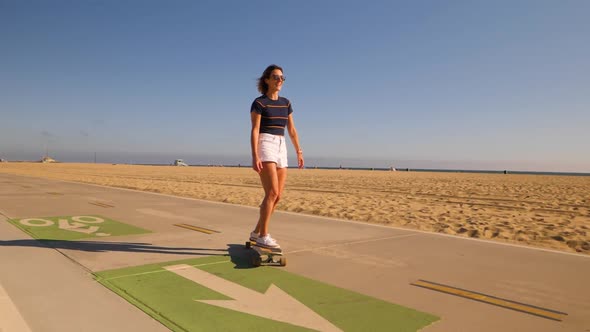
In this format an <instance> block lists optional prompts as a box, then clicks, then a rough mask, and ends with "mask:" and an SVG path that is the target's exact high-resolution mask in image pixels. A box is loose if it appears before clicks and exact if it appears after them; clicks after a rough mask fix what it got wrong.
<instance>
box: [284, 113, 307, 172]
mask: <svg viewBox="0 0 590 332" xmlns="http://www.w3.org/2000/svg"><path fill="white" fill-rule="evenodd" d="M287 130H288V132H289V137H291V143H293V146H294V147H295V151H297V165H298V166H299V168H303V166H304V165H305V162H304V161H303V150H301V146H300V145H299V136H298V135H297V129H295V121H294V120H293V114H289V120H288V121H287Z"/></svg>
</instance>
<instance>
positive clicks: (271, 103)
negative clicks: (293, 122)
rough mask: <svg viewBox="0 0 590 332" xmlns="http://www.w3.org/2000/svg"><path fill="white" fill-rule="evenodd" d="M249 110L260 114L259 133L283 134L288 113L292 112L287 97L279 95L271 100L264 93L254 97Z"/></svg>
mask: <svg viewBox="0 0 590 332" xmlns="http://www.w3.org/2000/svg"><path fill="white" fill-rule="evenodd" d="M250 112H256V113H258V114H260V115H262V118H261V119H260V133H267V134H272V135H281V136H284V135H285V127H286V126H287V120H288V119H289V115H290V114H291V113H293V109H292V108H291V102H290V101H289V99H287V98H283V97H279V99H277V100H272V99H270V98H268V97H267V96H266V95H262V96H260V97H258V98H256V99H254V102H252V108H250Z"/></svg>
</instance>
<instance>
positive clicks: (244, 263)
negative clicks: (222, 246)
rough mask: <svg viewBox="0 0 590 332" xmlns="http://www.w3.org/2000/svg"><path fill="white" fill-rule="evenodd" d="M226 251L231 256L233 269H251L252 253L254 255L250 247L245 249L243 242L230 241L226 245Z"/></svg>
mask: <svg viewBox="0 0 590 332" xmlns="http://www.w3.org/2000/svg"><path fill="white" fill-rule="evenodd" d="M227 248H228V249H227V252H228V253H229V256H230V257H231V262H232V263H234V264H235V266H234V269H251V268H253V267H254V266H253V265H252V255H254V253H253V250H252V249H246V247H245V245H244V244H235V243H230V244H228V245H227Z"/></svg>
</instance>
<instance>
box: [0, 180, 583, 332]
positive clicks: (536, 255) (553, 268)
mask: <svg viewBox="0 0 590 332" xmlns="http://www.w3.org/2000/svg"><path fill="white" fill-rule="evenodd" d="M0 197H2V200H0V213H1V214H2V216H0V218H5V219H13V218H41V217H50V216H79V215H101V216H108V217H109V218H111V219H113V220H117V221H121V222H124V223H126V224H130V225H134V226H137V227H141V228H144V229H149V230H151V231H152V233H148V234H141V235H130V236H117V237H105V238H103V239H100V240H95V239H93V240H86V241H76V242H73V243H71V244H70V243H59V245H58V246H57V247H55V245H54V248H53V249H49V248H47V247H43V246H42V245H39V242H38V241H36V240H32V239H31V238H30V237H28V235H26V234H25V233H23V232H21V231H20V230H18V229H17V228H15V227H14V226H13V225H10V224H8V223H6V222H3V223H0V241H2V242H0V259H1V261H2V269H1V270H0V285H2V286H3V289H4V291H5V294H7V296H5V298H7V297H8V298H9V299H10V301H4V302H1V301H0V310H1V308H4V307H8V305H6V306H4V307H3V306H2V303H13V306H12V311H10V310H8V311H7V312H14V311H15V310H16V311H17V312H18V313H20V316H22V318H23V320H24V321H25V322H26V323H27V324H28V326H29V327H30V328H31V330H32V331H66V330H68V328H70V326H71V325H68V326H67V327H65V329H64V326H63V322H64V321H68V324H70V323H69V320H71V319H72V317H73V319H74V322H75V323H76V322H78V324H80V325H82V326H84V327H85V328H84V329H79V328H75V326H76V325H75V324H74V327H72V329H71V331H79V330H85V331H90V330H92V331H94V330H96V331H98V330H101V331H105V330H109V331H118V330H121V331H123V330H126V328H127V327H128V326H130V325H128V324H131V326H134V329H135V330H142V331H159V330H166V329H165V328H164V327H163V326H161V325H158V323H157V322H155V321H154V320H153V319H151V318H150V317H149V316H147V315H143V313H142V312H140V311H139V310H138V309H136V308H135V307H133V306H132V305H130V304H128V303H127V302H125V301H124V300H123V299H121V298H119V297H118V296H116V295H115V294H113V293H111V292H110V291H109V290H107V289H106V288H104V287H102V286H101V285H99V284H98V283H96V282H95V281H93V280H92V277H91V276H90V274H89V273H90V272H97V271H103V270H109V269H116V268H122V267H129V266H138V265H143V264H149V263H159V262H166V261H173V260H179V259H185V258H192V257H201V256H203V257H204V256H211V255H222V254H227V251H228V247H229V248H230V250H231V248H236V247H237V246H239V245H241V244H243V242H244V240H245V239H244V238H245V237H246V236H247V234H248V232H249V231H250V229H251V227H252V224H253V222H254V221H255V220H256V218H257V209H254V208H250V207H244V206H236V205H229V204H222V203H214V202H206V201H200V200H193V199H185V198H180V197H171V196H166V195H159V194H152V193H143V192H137V191H131V190H123V189H115V188H106V187H99V186H93V185H84V184H77V183H69V182H62V181H52V180H46V179H37V178H31V177H20V176H12V175H5V174H0ZM0 221H3V220H0ZM179 224H185V225H192V226H196V227H200V228H203V229H206V230H214V231H217V232H219V233H215V232H214V233H202V232H199V231H193V230H190V229H186V228H182V227H178V226H175V225H179ZM271 229H272V233H273V237H275V238H277V239H279V240H280V242H281V245H282V247H283V250H284V251H285V252H286V254H287V257H288V265H287V266H286V267H285V268H283V269H285V270H286V271H288V272H292V273H295V274H298V275H301V276H305V277H308V278H311V279H314V280H318V281H321V282H325V283H328V284H331V285H334V286H338V287H341V288H344V289H348V290H353V291H355V292H358V293H361V294H365V295H368V296H372V297H374V298H377V299H380V300H384V301H387V302H391V303H397V304H400V305H403V306H407V307H410V308H413V309H416V310H420V311H424V312H428V313H432V314H434V315H437V316H440V317H441V319H440V320H439V321H437V322H436V323H434V324H433V325H431V326H428V327H427V328H425V329H424V331H476V330H477V331H498V330H501V331H586V330H588V331H590V301H588V299H590V287H589V286H588V281H587V276H588V275H590V257H588V256H583V255H576V254H567V253H560V252H554V251H548V250H540V249H533V248H528V247H520V246H513V245H506V244H498V243H493V242H488V241H477V240H469V239H464V238H459V237H452V236H444V235H439V234H431V233H425V232H418V231H412V230H407V229H398V228H390V227H381V226H374V225H368V224H363V223H355V222H345V221H341V220H333V219H329V218H322V217H313V216H307V215H298V214H293V213H282V212H277V213H276V214H275V216H274V217H273V221H272V225H271ZM5 267H6V268H5ZM39 275H42V276H43V278H39ZM421 280H423V281H429V282H432V283H434V284H442V285H450V286H454V287H456V288H459V289H461V290H463V291H470V292H473V293H478V294H480V295H481V294H485V295H488V297H495V298H501V299H507V300H511V301H515V302H518V303H522V304H527V305H530V306H535V307H539V308H545V309H553V310H555V311H556V312H560V313H564V314H567V315H562V316H560V317H562V319H560V320H559V321H556V320H551V319H547V318H543V317H539V316H535V315H531V314H527V313H524V312H519V311H515V310H510V309H506V308H504V307H501V306H498V305H492V304H489V303H484V302H479V301H475V300H473V299H469V298H465V297H460V296H453V295H450V294H446V293H442V292H438V291H434V290H432V289H429V288H426V287H418V286H417V284H419V282H420V281H421ZM58 295H59V296H58ZM455 295H457V293H456V294H455ZM1 298H2V294H0V300H1ZM56 308H59V309H56ZM0 317H1V315H0ZM13 317H14V315H13ZM104 317H109V319H107V320H105V319H104ZM17 320H18V318H15V321H17ZM89 326H90V327H92V328H94V329H89V328H88V327H89ZM0 328H1V326H0Z"/></svg>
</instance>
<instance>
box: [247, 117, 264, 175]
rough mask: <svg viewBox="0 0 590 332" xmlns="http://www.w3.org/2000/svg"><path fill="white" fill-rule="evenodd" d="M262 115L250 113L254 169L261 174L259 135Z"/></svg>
mask: <svg viewBox="0 0 590 332" xmlns="http://www.w3.org/2000/svg"><path fill="white" fill-rule="evenodd" d="M261 118H262V115H260V114H258V113H256V112H250V119H251V121H252V132H251V133H250V147H251V148H252V169H254V170H255V171H256V172H258V173H260V171H262V161H260V157H259V156H258V133H259V131H260V119H261Z"/></svg>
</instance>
